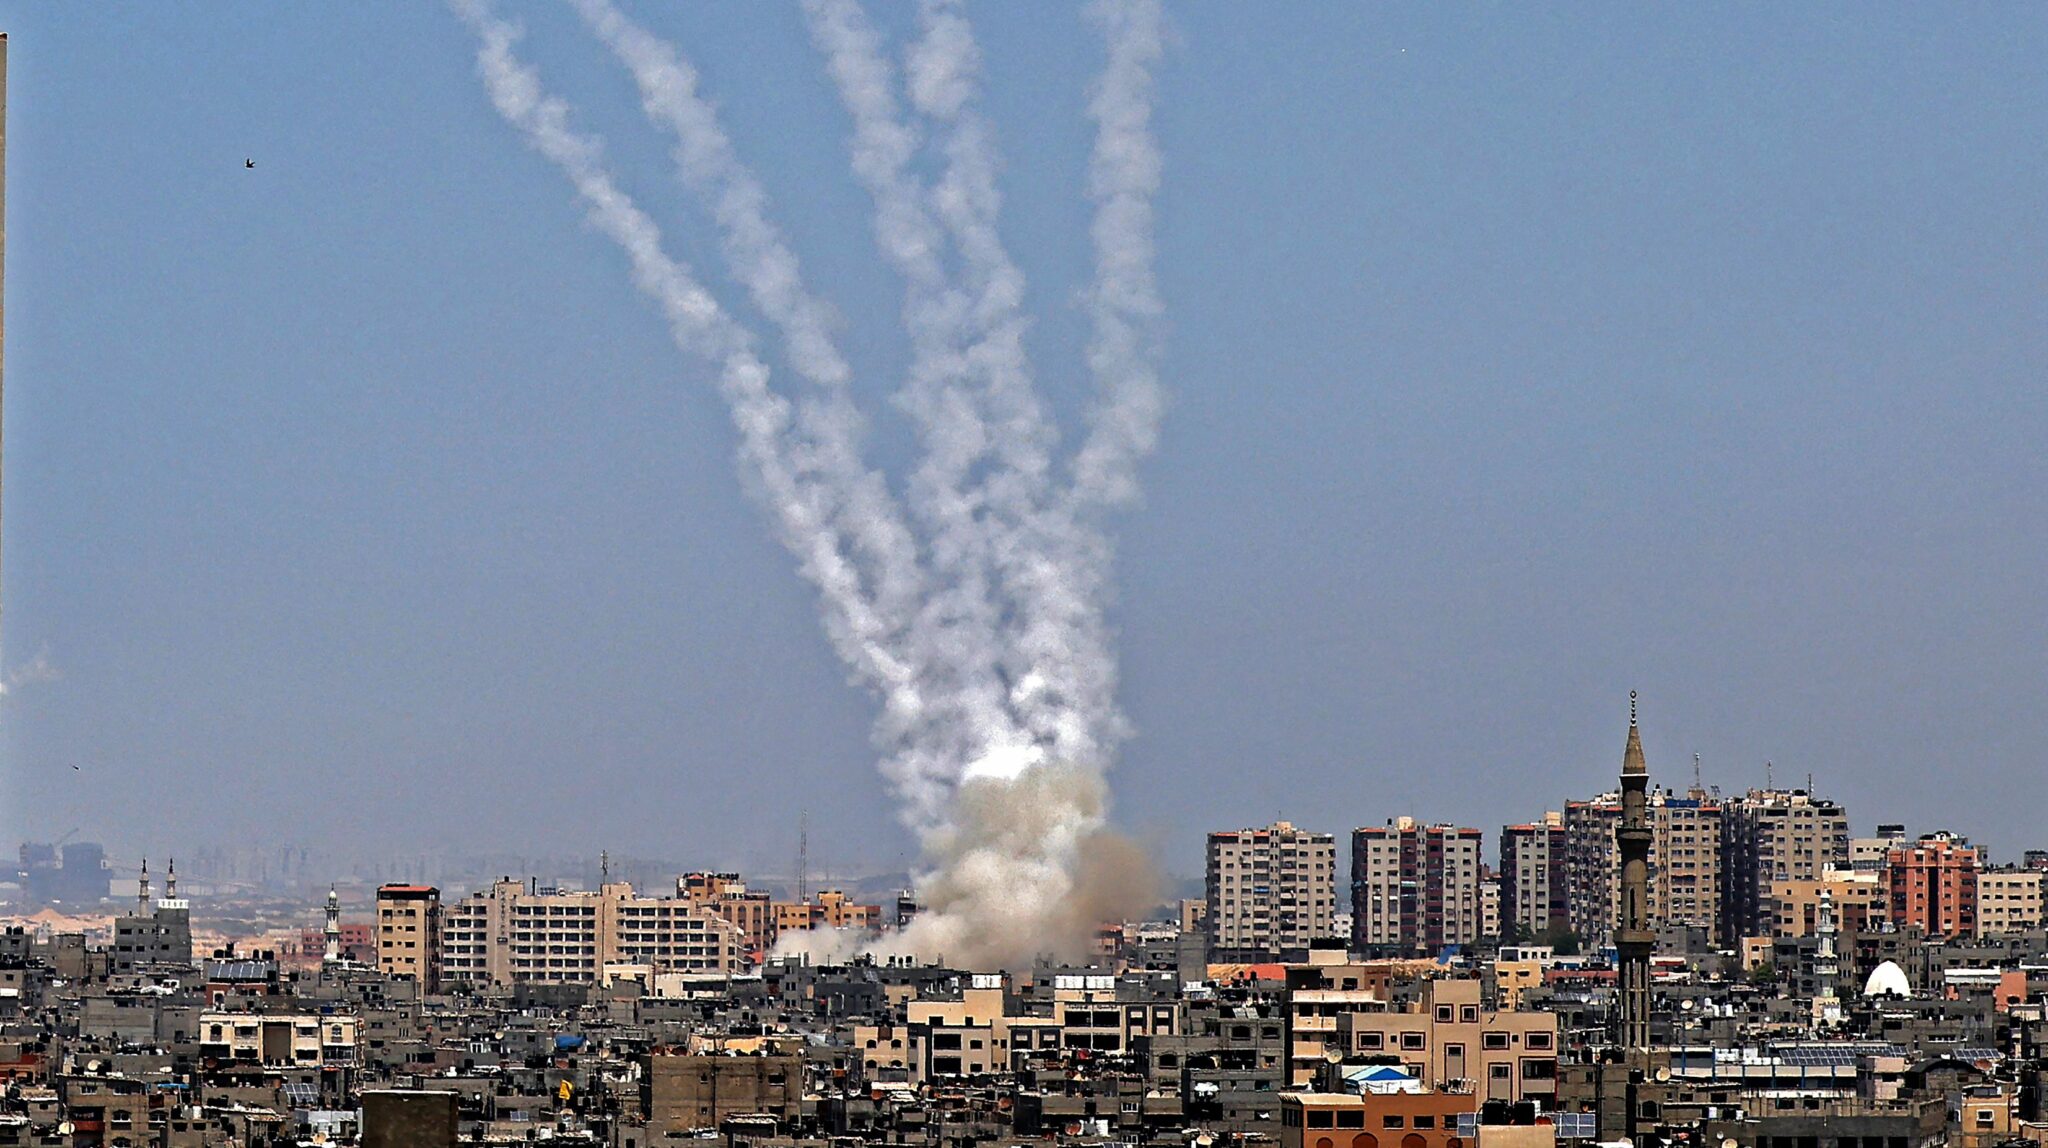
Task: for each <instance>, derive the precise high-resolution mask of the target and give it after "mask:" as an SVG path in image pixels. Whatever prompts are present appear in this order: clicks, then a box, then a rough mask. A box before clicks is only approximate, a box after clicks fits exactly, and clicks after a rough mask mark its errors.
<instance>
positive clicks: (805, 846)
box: [796, 809, 811, 905]
mask: <svg viewBox="0 0 2048 1148" xmlns="http://www.w3.org/2000/svg"><path fill="white" fill-rule="evenodd" d="M796 899H797V901H798V902H799V903H801V904H805V905H808V904H810V902H811V811H810V810H808V809H804V810H799V811H798V812H797V815H796Z"/></svg>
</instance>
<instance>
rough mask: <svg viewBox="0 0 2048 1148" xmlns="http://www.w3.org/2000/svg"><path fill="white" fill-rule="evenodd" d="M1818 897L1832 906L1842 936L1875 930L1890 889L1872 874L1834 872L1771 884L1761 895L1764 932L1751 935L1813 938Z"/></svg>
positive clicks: (1817, 920)
mask: <svg viewBox="0 0 2048 1148" xmlns="http://www.w3.org/2000/svg"><path fill="white" fill-rule="evenodd" d="M1822 893H1826V894H1827V896H1828V898H1829V899H1830V900H1832V901H1833V902H1834V907H1835V927H1836V928H1837V929H1839V930H1841V931H1843V932H1849V931H1862V930H1866V929H1873V928H1876V927H1877V926H1879V925H1880V924H1882V923H1883V922H1884V921H1885V919H1886V916H1885V915H1886V912H1887V910H1889V908H1890V906H1891V887H1890V886H1889V885H1886V884H1885V883H1884V882H1883V881H1881V880H1879V879H1878V874H1876V873H1868V872H1861V871H1858V870H1854V869H1834V870H1830V871H1828V872H1827V873H1825V874H1823V875H1822V876H1821V877H1819V878H1817V879H1810V880H1809V879H1805V878H1799V879H1793V880H1784V881H1773V882H1771V883H1770V885H1769V886H1768V887H1767V888H1766V890H1765V894H1764V920H1763V926H1764V928H1763V931H1762V932H1760V933H1757V934H1755V935H1757V936H1769V937H1810V936H1813V935H1814V932H1815V931H1816V930H1817V929H1818V928H1819V927H1820V902H1821V894H1822Z"/></svg>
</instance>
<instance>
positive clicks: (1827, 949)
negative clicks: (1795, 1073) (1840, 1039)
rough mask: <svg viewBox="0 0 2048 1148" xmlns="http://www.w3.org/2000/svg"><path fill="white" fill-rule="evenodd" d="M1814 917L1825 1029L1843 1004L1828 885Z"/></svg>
mask: <svg viewBox="0 0 2048 1148" xmlns="http://www.w3.org/2000/svg"><path fill="white" fill-rule="evenodd" d="M1809 792H1810V791H1809ZM1815 916H1817V917H1818V918H1819V920H1817V921H1816V922H1815V923H1814V930H1813V931H1814V933H1815V934H1816V935H1817V936H1819V938H1820V941H1819V944H1818V945H1816V946H1815V948H1814V951H1813V979H1815V980H1817V981H1819V982H1820V991H1819V992H1818V993H1816V994H1815V995H1814V998H1813V1023H1814V1024H1815V1025H1818V1026H1822V1027H1826V1026H1830V1025H1835V1024H1839V1023H1841V1020H1842V1005H1841V1002H1840V1001H1838V1000H1836V999H1835V982H1836V981H1837V980H1839V979H1841V975H1842V967H1841V963H1840V962H1839V961H1838V960H1837V959H1836V957H1835V894H1834V892H1833V890H1830V889H1829V888H1828V887H1827V886H1826V885H1822V886H1821V890H1820V908H1819V910H1818V912H1817V913H1816V914H1815Z"/></svg>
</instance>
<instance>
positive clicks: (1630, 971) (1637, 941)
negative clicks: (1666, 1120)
mask: <svg viewBox="0 0 2048 1148" xmlns="http://www.w3.org/2000/svg"><path fill="white" fill-rule="evenodd" d="M1649 787H1650V768H1649V766H1648V765H1647V764H1646V763H1645V762H1644V761H1643V739H1642V735H1641V734H1640V733H1638V732H1637V730H1636V692H1635V691H1634V690H1630V691H1629V692H1628V746H1627V748H1626V749H1624V750H1623V751H1622V754H1621V825H1620V827H1619V828H1617V829H1616V830H1615V831H1614V843H1615V845H1616V846H1617V848H1618V849H1619V851H1620V853H1621V919H1620V920H1618V921H1616V922H1615V929H1614V951H1615V955H1616V956H1617V957H1618V958H1619V962H1620V965H1621V970H1620V972H1621V1024H1620V1026H1619V1027H1620V1031H1619V1032H1618V1033H1617V1036H1618V1038H1619V1040H1618V1043H1619V1044H1620V1045H1621V1047H1622V1048H1623V1049H1624V1050H1626V1051H1628V1052H1630V1053H1640V1052H1643V1051H1645V1050H1647V1049H1648V1048H1649V1047H1650V954H1651V953H1652V952H1653V951H1654V950H1655V949H1656V947H1657V935H1656V934H1655V933H1652V932H1651V931H1650V918H1649V895H1650V798H1649Z"/></svg>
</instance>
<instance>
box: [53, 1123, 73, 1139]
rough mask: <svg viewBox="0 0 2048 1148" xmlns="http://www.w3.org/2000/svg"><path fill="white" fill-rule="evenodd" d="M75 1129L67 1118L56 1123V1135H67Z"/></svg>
mask: <svg viewBox="0 0 2048 1148" xmlns="http://www.w3.org/2000/svg"><path fill="white" fill-rule="evenodd" d="M75 1130H76V1129H74V1128H73V1126H72V1123H71V1122H70V1121H69V1120H66V1121H65V1122H64V1123H62V1124H59V1125H57V1135H59V1136H69V1135H71V1133H72V1132H73V1131H75Z"/></svg>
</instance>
